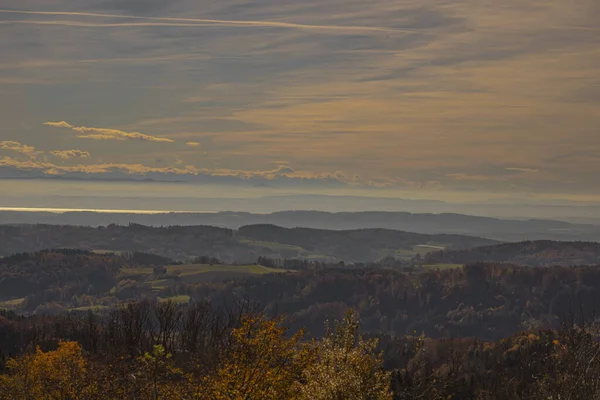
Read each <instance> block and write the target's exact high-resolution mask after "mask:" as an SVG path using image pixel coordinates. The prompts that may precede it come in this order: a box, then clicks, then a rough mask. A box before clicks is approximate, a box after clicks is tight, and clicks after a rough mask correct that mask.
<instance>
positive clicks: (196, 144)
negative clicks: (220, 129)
mask: <svg viewBox="0 0 600 400" xmlns="http://www.w3.org/2000/svg"><path fill="white" fill-rule="evenodd" d="M185 145H186V146H190V147H198V146H200V143H198V142H187V143H186V144H185Z"/></svg>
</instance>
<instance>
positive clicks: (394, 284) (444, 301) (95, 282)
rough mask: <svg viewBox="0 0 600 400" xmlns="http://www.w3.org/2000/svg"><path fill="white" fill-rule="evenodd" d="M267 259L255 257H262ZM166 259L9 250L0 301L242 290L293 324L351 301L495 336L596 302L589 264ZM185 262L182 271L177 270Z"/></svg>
mask: <svg viewBox="0 0 600 400" xmlns="http://www.w3.org/2000/svg"><path fill="white" fill-rule="evenodd" d="M199 261H201V262H206V261H208V262H213V263H214V264H213V266H210V267H206V266H205V267H203V268H205V270H206V269H210V268H214V269H215V270H218V269H219V268H221V265H220V264H219V260H216V259H211V258H210V257H206V258H201V259H200V260H199ZM275 261H276V260H272V259H266V258H263V259H261V260H260V262H261V263H262V264H266V265H267V266H269V265H271V264H272V263H274V262H275ZM148 262H151V264H150V265H148V264H147V263H148ZM165 263H167V264H169V260H166V259H163V258H161V257H157V256H153V255H148V254H140V253H135V254H130V255H126V254H123V255H115V254H94V253H88V252H82V251H72V250H63V251H48V252H40V253H34V254H20V255H15V256H11V257H7V258H4V259H0V308H1V307H5V308H13V309H15V310H18V311H20V312H23V313H35V314H39V315H42V314H45V315H55V314H61V313H67V312H82V311H86V310H88V309H92V310H99V309H103V308H106V307H112V306H114V305H115V304H119V303H122V302H128V301H132V300H135V299H139V298H148V299H174V300H177V301H180V302H188V301H191V302H194V301H196V302H203V301H206V300H208V301H211V302H213V303H217V304H219V303H222V302H224V301H226V300H231V299H237V300H239V301H241V300H243V299H246V298H248V299H251V300H252V301H255V302H257V303H259V304H261V305H262V306H263V310H264V311H266V312H267V313H268V314H269V315H277V314H279V313H282V312H285V313H286V314H287V315H288V317H289V319H290V321H291V323H292V324H293V325H292V327H293V328H294V329H298V328H300V327H307V328H308V329H309V331H310V332H311V334H313V335H316V336H321V335H323V333H324V328H323V326H324V325H323V324H324V322H325V321H326V320H328V319H330V320H331V319H340V318H342V317H343V315H344V312H345V310H346V309H348V308H353V309H356V310H357V311H358V312H359V313H360V315H361V318H362V321H363V324H362V327H363V330H364V331H365V332H375V333H381V332H382V333H385V334H389V335H396V336H404V335H407V334H410V333H412V332H413V331H415V330H416V331H417V332H419V333H421V332H424V333H425V334H426V335H427V336H428V337H444V336H453V337H477V338H480V339H485V340H498V339H501V338H504V337H507V336H510V335H512V334H514V333H516V332H519V331H521V330H523V329H538V328H556V327H557V326H558V323H559V321H560V319H561V318H562V317H563V316H564V315H566V314H568V313H571V312H573V313H575V314H576V316H577V318H579V319H585V318H588V317H589V316H590V314H593V313H594V312H596V311H597V310H598V307H599V306H600V268H598V267H593V266H582V267H537V268H530V267H518V266H513V265H506V264H493V263H475V264H469V265H467V266H466V267H462V268H449V269H427V268H425V269H419V268H418V267H414V266H412V267H411V266H403V265H404V264H403V263H402V262H398V261H394V260H388V261H386V262H385V263H383V262H382V263H381V264H378V263H371V264H363V265H362V266H360V265H356V264H355V265H343V264H340V263H320V262H313V261H299V260H283V261H282V262H279V261H277V262H275V263H276V264H277V263H281V264H283V266H285V267H286V268H289V270H281V272H283V273H277V274H262V275H252V274H251V273H241V272H240V273H234V272H227V273H222V274H219V273H218V272H219V271H215V273H213V274H212V275H211V273H203V272H201V273H198V274H196V275H194V274H195V270H194V267H193V266H181V267H179V266H173V265H170V266H165V265H163V264H165ZM396 263H399V264H396ZM183 267H186V268H187V269H185V270H184V273H182V272H181V271H179V270H178V268H183ZM199 268H200V267H199ZM228 268H229V270H230V271H234V270H235V266H230V267H228ZM17 302H18V304H16V303H17ZM579 303H582V304H585V305H586V307H585V308H584V309H583V310H581V309H580V308H579V307H578V306H577V304H579Z"/></svg>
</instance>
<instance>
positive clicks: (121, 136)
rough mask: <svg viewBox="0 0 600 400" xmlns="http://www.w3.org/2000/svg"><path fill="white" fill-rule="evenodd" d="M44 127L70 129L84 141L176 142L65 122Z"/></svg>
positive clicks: (51, 123)
mask: <svg viewBox="0 0 600 400" xmlns="http://www.w3.org/2000/svg"><path fill="white" fill-rule="evenodd" d="M44 125H48V126H52V127H57V128H68V129H71V130H73V131H75V132H78V133H79V135H77V137H79V138H82V139H94V140H142V141H151V142H166V143H173V142H174V141H173V140H171V139H167V138H161V137H154V136H150V135H146V134H143V133H139V132H125V131H120V130H118V129H106V128H90V127H87V126H73V125H71V124H69V123H68V122H65V121H60V122H45V123H44Z"/></svg>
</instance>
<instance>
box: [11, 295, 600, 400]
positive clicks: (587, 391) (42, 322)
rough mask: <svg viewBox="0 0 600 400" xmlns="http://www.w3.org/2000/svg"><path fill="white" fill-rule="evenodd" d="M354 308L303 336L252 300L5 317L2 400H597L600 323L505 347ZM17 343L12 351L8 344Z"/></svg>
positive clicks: (518, 338) (521, 337)
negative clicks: (390, 326)
mask: <svg viewBox="0 0 600 400" xmlns="http://www.w3.org/2000/svg"><path fill="white" fill-rule="evenodd" d="M359 320H361V321H362V318H359V315H358V314H356V313H355V312H354V311H347V312H346V314H345V316H344V318H343V319H342V320H341V321H340V322H338V323H334V324H330V325H329V326H328V328H327V329H326V331H325V334H324V335H323V336H321V337H318V338H316V339H315V340H307V339H306V336H305V332H304V331H303V330H293V329H289V326H288V324H286V323H285V321H284V319H283V318H282V317H271V318H269V317H267V316H265V315H264V314H263V313H260V312H256V311H255V309H254V308H253V307H252V306H250V305H249V303H237V304H235V305H231V304H230V305H229V306H227V307H219V308H216V307H213V306H211V305H210V304H208V303H198V304H191V305H187V306H184V305H177V304H175V303H172V302H166V303H159V302H147V301H142V302H136V303H130V304H127V305H123V306H120V307H116V308H114V309H112V310H110V311H107V312H106V313H103V314H99V315H94V314H92V313H89V314H88V315H86V316H75V315H69V316H60V317H43V318H41V317H36V316H32V317H19V316H16V315H15V314H11V313H3V314H2V315H1V316H0V339H1V340H0V345H1V346H2V348H3V350H2V351H3V355H2V356H0V360H2V363H0V398H2V399H16V400H19V399H65V400H66V399H89V400H95V399H124V398H127V399H199V400H200V399H209V400H210V399H317V400H318V399H322V400H326V399H339V400H342V399H364V400H373V399H398V400H409V399H426V400H442V399H481V400H492V399H498V400H514V399H517V400H518V399H523V400H525V399H530V400H538V399H539V400H542V399H581V400H584V399H585V400H587V399H596V398H599V396H600V358H599V357H598V355H599V354H600V341H599V340H598V339H599V336H598V332H599V330H598V327H597V326H596V325H595V323H594V322H595V321H594V320H590V321H591V323H589V324H588V323H580V324H578V325H577V324H574V319H569V318H567V319H565V320H563V322H564V325H563V326H562V328H561V329H559V330H539V329H537V330H527V331H522V332H519V333H517V334H515V335H511V336H509V337H507V338H503V339H501V340H497V341H479V340H476V339H471V338H438V339H432V338H427V337H425V336H424V335H418V334H416V333H414V334H413V335H409V336H404V337H394V336H388V335H377V337H362V336H360V335H359V334H358V324H359ZM9 343H10V344H11V346H12V347H11V349H12V351H13V352H12V353H11V354H10V355H9V354H7V353H6V349H5V347H6V346H7V344H9Z"/></svg>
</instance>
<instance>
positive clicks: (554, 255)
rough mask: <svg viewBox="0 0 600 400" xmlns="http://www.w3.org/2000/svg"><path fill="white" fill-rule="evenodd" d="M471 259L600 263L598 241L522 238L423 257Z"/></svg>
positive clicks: (439, 261)
mask: <svg viewBox="0 0 600 400" xmlns="http://www.w3.org/2000/svg"><path fill="white" fill-rule="evenodd" d="M474 262H493V263H507V264H515V265H525V266H530V267H538V266H546V267H548V266H565V267H568V266H572V265H597V264H600V243H598V242H555V241H550V240H539V241H533V242H532V241H525V242H520V243H503V244H497V245H492V246H481V247H476V248H472V249H449V250H445V251H439V252H432V253H429V254H427V255H426V256H425V257H424V259H423V263H425V264H444V263H448V264H470V263H474Z"/></svg>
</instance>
